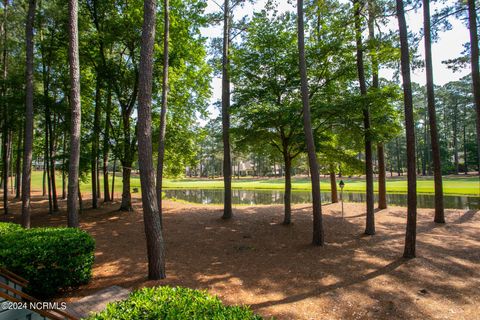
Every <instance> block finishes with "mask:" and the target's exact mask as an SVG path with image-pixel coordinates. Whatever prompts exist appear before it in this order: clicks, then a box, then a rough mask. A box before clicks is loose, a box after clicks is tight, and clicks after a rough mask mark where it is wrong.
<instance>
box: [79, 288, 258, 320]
mask: <svg viewBox="0 0 480 320" xmlns="http://www.w3.org/2000/svg"><path fill="white" fill-rule="evenodd" d="M88 319H89V320H102V319H123V320H130V319H131V320H141V319H152V320H153V319H172V320H173V319H175V320H187V319H196V320H201V319H205V320H220V319H232V320H234V319H238V320H240V319H241V320H248V319H252V320H253V319H262V318H261V317H260V316H258V315H255V314H253V312H252V311H251V310H250V309H249V308H248V307H244V306H225V305H223V304H222V302H221V301H220V299H218V298H217V297H214V296H211V295H209V294H207V293H206V292H205V291H198V290H192V289H188V288H181V287H176V288H172V287H168V286H165V287H153V288H143V289H141V290H138V291H135V292H133V293H132V294H130V297H129V298H128V299H127V300H124V301H120V302H115V303H111V304H109V305H107V308H106V309H105V310H104V311H102V312H100V313H98V314H96V315H93V316H91V317H90V318H88Z"/></svg>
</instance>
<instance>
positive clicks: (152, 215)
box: [137, 0, 165, 280]
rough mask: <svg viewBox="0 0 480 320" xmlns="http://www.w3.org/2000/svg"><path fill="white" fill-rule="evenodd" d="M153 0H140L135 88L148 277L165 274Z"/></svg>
mask: <svg viewBox="0 0 480 320" xmlns="http://www.w3.org/2000/svg"><path fill="white" fill-rule="evenodd" d="M155 9H156V1H155V0H145V1H144V14H143V17H144V20H143V28H142V46H141V50H140V68H139V71H140V73H139V92H138V130H137V137H138V138H137V139H138V163H139V167H140V182H141V187H142V205H143V219H144V224H145V235H146V238H147V253H148V278H149V279H151V280H155V279H164V278H165V243H164V241H163V235H162V226H161V223H160V216H159V211H158V202H157V199H156V197H157V193H156V191H155V176H154V171H153V158H152V128H151V125H152V114H151V112H152V110H151V108H152V75H153V46H154V41H155V13H156V10H155Z"/></svg>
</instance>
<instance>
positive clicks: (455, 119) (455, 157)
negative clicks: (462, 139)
mask: <svg viewBox="0 0 480 320" xmlns="http://www.w3.org/2000/svg"><path fill="white" fill-rule="evenodd" d="M458 116H459V115H458V105H457V104H455V107H454V108H453V164H454V167H455V174H456V175H458V173H459V171H460V170H459V163H458Z"/></svg>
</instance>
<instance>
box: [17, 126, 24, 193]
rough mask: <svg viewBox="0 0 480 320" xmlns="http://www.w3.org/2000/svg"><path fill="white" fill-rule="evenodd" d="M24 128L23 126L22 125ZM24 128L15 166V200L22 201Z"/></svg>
mask: <svg viewBox="0 0 480 320" xmlns="http://www.w3.org/2000/svg"><path fill="white" fill-rule="evenodd" d="M22 127H23V124H22ZM22 133H23V128H22V129H20V132H19V133H18V140H17V158H16V164H15V199H20V195H21V189H22V188H21V186H22V137H23V134H22Z"/></svg>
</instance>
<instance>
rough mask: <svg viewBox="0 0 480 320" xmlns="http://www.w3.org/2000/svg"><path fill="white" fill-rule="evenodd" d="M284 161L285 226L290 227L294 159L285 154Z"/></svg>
mask: <svg viewBox="0 0 480 320" xmlns="http://www.w3.org/2000/svg"><path fill="white" fill-rule="evenodd" d="M283 159H284V163H285V194H284V196H283V202H284V216H283V224H284V225H289V224H290V223H291V222H292V159H291V158H290V155H288V154H287V153H285V152H284V154H283Z"/></svg>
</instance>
